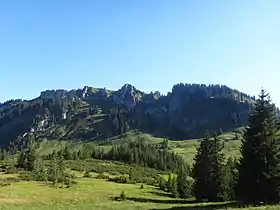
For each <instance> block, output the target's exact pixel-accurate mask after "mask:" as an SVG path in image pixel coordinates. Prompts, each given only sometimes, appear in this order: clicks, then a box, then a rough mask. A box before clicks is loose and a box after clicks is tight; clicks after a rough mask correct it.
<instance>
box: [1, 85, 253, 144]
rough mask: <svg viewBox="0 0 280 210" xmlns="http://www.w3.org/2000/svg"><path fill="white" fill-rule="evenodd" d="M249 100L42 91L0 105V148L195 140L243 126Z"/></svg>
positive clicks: (128, 90)
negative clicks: (38, 142)
mask: <svg viewBox="0 0 280 210" xmlns="http://www.w3.org/2000/svg"><path fill="white" fill-rule="evenodd" d="M254 100H255V99H254V97H251V96H250V95H248V94H245V93H242V92H240V91H238V90H235V89H231V88H229V87H227V86H225V85H204V84H183V83H179V84H176V85H174V86H173V88H172V90H171V92H168V93H167V94H166V95H162V94H161V93H160V92H158V91H155V92H151V93H145V92H142V91H140V90H138V89H137V88H136V87H134V86H133V85H131V84H125V85H123V86H122V87H121V88H120V89H119V90H115V91H114V90H107V89H106V88H94V87H89V86H84V87H83V88H80V89H73V90H69V91H68V90H63V89H58V90H46V91H42V92H41V94H40V95H39V96H38V97H37V98H34V99H31V100H20V99H16V100H9V101H7V102H4V103H1V104H0V137H1V138H0V143H1V145H3V146H7V145H10V146H11V145H12V147H15V146H16V147H18V145H21V147H22V146H24V145H25V144H26V141H27V140H26V139H27V137H28V136H33V137H32V138H34V139H40V138H47V139H80V140H104V139H106V138H108V137H111V136H114V135H119V134H122V133H125V132H127V131H129V130H140V131H143V132H147V133H151V134H153V135H156V136H161V137H168V138H171V139H187V138H193V137H201V136H202V135H203V133H204V132H205V131H206V130H209V131H210V132H211V133H214V132H221V131H228V130H231V129H234V128H236V127H240V126H244V125H246V123H247V118H248V115H249V111H250V109H251V107H252V104H253V103H254ZM28 138H30V137H28Z"/></svg>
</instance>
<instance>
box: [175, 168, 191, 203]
mask: <svg viewBox="0 0 280 210" xmlns="http://www.w3.org/2000/svg"><path fill="white" fill-rule="evenodd" d="M177 191H178V195H179V197H180V198H188V197H190V196H191V194H192V181H191V179H190V177H189V175H188V171H187V170H186V168H184V167H182V166H181V167H180V168H179V170H178V175H177Z"/></svg>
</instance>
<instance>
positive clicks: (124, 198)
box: [120, 191, 126, 201]
mask: <svg viewBox="0 0 280 210" xmlns="http://www.w3.org/2000/svg"><path fill="white" fill-rule="evenodd" d="M120 200H121V201H124V200H126V195H125V193H124V191H122V192H121V194H120Z"/></svg>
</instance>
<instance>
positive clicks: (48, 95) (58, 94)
mask: <svg viewBox="0 0 280 210" xmlns="http://www.w3.org/2000/svg"><path fill="white" fill-rule="evenodd" d="M67 93H68V91H67V90H62V89H59V90H46V91H42V92H41V94H40V98H43V99H57V98H59V99H61V98H65V97H67Z"/></svg>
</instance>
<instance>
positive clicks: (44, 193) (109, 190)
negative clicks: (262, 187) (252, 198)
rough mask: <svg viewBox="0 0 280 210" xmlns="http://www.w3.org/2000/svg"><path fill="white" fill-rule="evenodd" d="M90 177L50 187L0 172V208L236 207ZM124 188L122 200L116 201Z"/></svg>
mask: <svg viewBox="0 0 280 210" xmlns="http://www.w3.org/2000/svg"><path fill="white" fill-rule="evenodd" d="M95 175H97V174H93V178H82V177H81V175H80V177H79V178H77V184H75V185H73V186H72V187H70V188H61V189H60V188H53V187H50V186H48V185H47V184H46V183H44V182H34V181H29V182H27V181H18V182H12V183H11V184H10V185H8V186H2V185H3V183H5V182H10V181H9V180H10V179H11V178H9V177H16V176H17V175H15V174H14V175H6V174H1V175H0V180H1V183H2V184H1V186H2V187H1V190H0V209H3V210H4V209H5V210H6V209H7V210H8V209H9V210H14V209H15V210H24V209H28V210H33V209H34V210H35V209H36V210H37V209H57V210H58V209H61V210H64V209H65V210H66V209H73V210H74V209H84V210H87V209H88V210H91V209H102V210H106V209H108V210H109V209H119V210H121V209H131V210H134V209H166V210H167V209H169V210H180V209H237V207H236V206H235V205H234V204H230V203H195V202H193V201H192V200H181V199H173V198H170V197H169V194H168V193H165V192H162V191H159V190H157V189H156V188H155V187H153V186H148V185H144V189H141V188H140V184H118V183H114V182H109V181H106V180H99V179H96V178H95V177H94V176H95ZM122 191H124V192H125V194H126V200H124V201H119V200H118V197H119V196H120V193H121V192H122ZM245 209H280V207H279V208H278V207H277V206H270V207H258V208H253V207H251V208H250V207H248V208H245Z"/></svg>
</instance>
